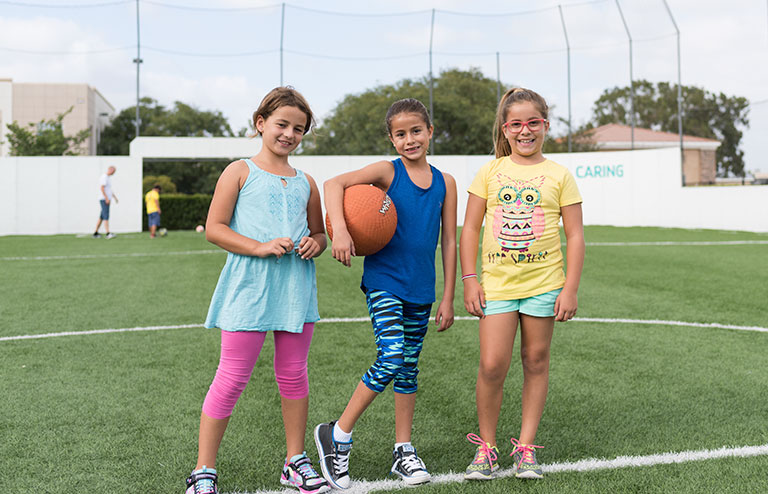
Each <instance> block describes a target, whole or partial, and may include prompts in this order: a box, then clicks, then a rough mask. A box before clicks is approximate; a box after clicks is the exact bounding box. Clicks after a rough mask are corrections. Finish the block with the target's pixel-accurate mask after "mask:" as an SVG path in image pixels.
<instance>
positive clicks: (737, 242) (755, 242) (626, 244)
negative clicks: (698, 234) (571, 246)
mask: <svg viewBox="0 0 768 494" xmlns="http://www.w3.org/2000/svg"><path fill="white" fill-rule="evenodd" d="M563 245H565V242H563ZM667 245H768V240H723V241H711V242H710V241H690V242H587V246H588V247H591V246H597V247H635V246H640V247H645V246H649V247H651V246H667Z"/></svg>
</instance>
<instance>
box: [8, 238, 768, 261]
mask: <svg viewBox="0 0 768 494" xmlns="http://www.w3.org/2000/svg"><path fill="white" fill-rule="evenodd" d="M562 245H565V243H563V244H562ZM683 245H687V246H716V245H721V246H722V245H768V240H722V241H717V240H714V241H706V240H703V241H697V240H691V241H684V240H680V241H675V240H673V241H659V242H653V241H648V242H586V246H587V247H665V246H683ZM439 247H440V246H438V248H439ZM226 253H227V251H225V250H222V249H205V250H188V251H169V252H133V253H125V254H73V255H69V256H10V257H0V262H3V261H6V262H7V261H67V260H78V259H105V258H110V259H111V258H115V257H158V256H183V255H199V254H226Z"/></svg>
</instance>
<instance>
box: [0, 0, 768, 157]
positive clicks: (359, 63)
mask: <svg viewBox="0 0 768 494" xmlns="http://www.w3.org/2000/svg"><path fill="white" fill-rule="evenodd" d="M667 1H668V4H669V7H670V9H671V11H672V14H673V15H674V18H675V21H676V22H677V25H678V27H679V28H680V33H681V58H680V59H681V68H682V70H681V74H682V82H683V84H685V85H696V86H700V87H703V88H704V89H706V90H708V91H711V92H715V93H720V92H722V93H725V94H726V95H736V96H744V97H746V98H748V99H749V100H750V101H752V102H753V103H754V104H753V106H752V108H751V112H750V120H751V127H750V129H747V130H746V131H745V135H744V138H743V140H742V149H743V150H744V151H745V160H746V167H747V169H748V170H762V171H764V172H768V139H766V136H768V1H764V0H731V1H730V2H728V4H727V5H723V4H722V3H721V2H714V1H711V0H667ZM558 4H560V5H562V12H563V17H564V19H565V22H566V27H567V31H568V39H569V42H570V45H571V94H572V98H571V106H572V116H573V122H574V125H578V124H581V123H584V122H586V121H587V120H588V119H589V117H590V114H591V107H592V103H593V102H594V100H595V99H596V98H597V97H598V96H599V95H600V93H601V92H602V91H603V90H604V89H606V88H611V87H615V86H626V85H628V84H629V79H630V68H629V43H628V39H627V33H626V31H625V29H624V25H623V24H622V21H621V17H620V14H619V10H618V8H617V6H616V1H615V0H602V1H600V0H598V1H591V0H559V2H558V1H548V0H541V1H538V2H521V1H509V0H506V1H502V0H476V1H473V2H466V1H457V0H442V1H440V2H436V1H434V0H433V1H422V0H411V1H401V0H390V1H388V2H360V1H352V0H325V1H323V2H317V1H308V0H294V1H292V2H287V3H286V4H285V28H284V31H283V57H282V58H283V71H282V76H283V82H284V83H285V84H290V85H292V86H294V87H296V88H297V89H299V90H300V91H301V92H302V93H304V94H305V95H306V96H307V98H308V100H309V102H310V104H311V105H312V107H313V109H314V110H315V112H316V113H317V114H318V116H319V117H320V118H322V117H323V116H325V115H327V114H328V113H329V112H330V110H331V109H332V108H333V107H334V106H335V105H336V103H338V102H339V101H340V100H341V99H342V98H343V97H344V95H346V94H349V93H360V92H362V91H364V90H366V89H367V88H370V87H373V86H376V85H379V84H391V83H394V82H397V81H398V80H401V79H403V78H420V77H424V76H426V75H427V74H428V71H429V42H430V24H431V19H432V9H433V8H434V9H436V11H435V28H434V38H433V50H432V55H433V56H432V63H433V71H434V72H435V73H439V72H440V70H443V69H448V68H461V69H467V68H470V67H478V68H479V69H480V70H482V71H483V73H484V74H485V75H486V76H488V77H492V78H496V73H497V64H496V60H497V58H496V53H497V52H498V53H499V57H498V59H499V65H498V71H499V74H500V78H501V81H502V84H504V85H522V86H525V87H530V88H532V89H535V90H537V91H538V92H540V93H541V94H542V95H543V96H544V97H545V98H546V99H547V100H548V101H549V103H550V105H551V106H553V107H554V110H553V116H555V117H567V115H568V98H567V95H568V85H567V55H566V44H565V37H564V33H563V28H562V24H561V18H560V10H559V9H558ZM620 5H621V8H622V11H623V13H624V17H625V19H626V21H627V24H628V28H629V31H630V35H631V36H632V39H633V44H632V48H633V58H632V60H633V77H634V79H648V80H651V81H671V82H676V81H677V58H676V38H675V30H674V27H673V25H672V22H671V20H670V18H669V16H668V14H667V11H666V8H665V7H664V3H663V1H662V0H620ZM281 16H282V4H281V3H277V2H272V1H261V0H251V1H246V0H221V1H216V2H212V1H202V0H186V1H181V0H142V1H141V2H140V20H141V22H140V32H141V46H142V52H141V57H142V59H143V60H144V63H143V64H142V66H141V79H140V91H141V94H142V95H143V96H144V95H146V96H151V97H153V98H155V99H157V100H159V101H160V102H161V103H162V104H166V105H171V104H172V103H173V101H175V100H180V101H183V102H185V103H189V104H192V105H195V106H197V107H198V108H201V109H206V110H214V109H215V110H221V111H222V112H223V113H224V114H225V115H226V116H227V117H228V118H229V119H230V122H231V124H232V127H233V128H234V129H235V130H237V129H239V128H241V127H245V126H246V125H247V122H248V120H249V117H250V115H251V113H252V112H253V110H254V109H255V108H256V106H257V105H258V103H259V101H260V100H261V97H262V96H263V95H264V94H265V93H266V92H267V91H268V90H269V89H271V88H272V87H274V86H276V85H279V84H280V82H281V77H280V76H281V74H280V37H281ZM136 36H137V32H136V3H135V1H132V0H34V1H2V0H0V77H2V78H12V79H13V80H14V81H16V82H84V83H88V84H90V85H91V86H93V87H95V88H97V89H98V90H99V91H100V92H101V93H102V94H103V95H104V96H105V97H106V98H107V100H108V101H110V102H111V103H112V104H113V105H114V106H115V107H116V109H117V110H120V109H122V108H125V107H127V106H131V105H133V104H134V103H135V97H136V69H135V65H134V64H133V63H132V60H133V59H134V58H135V56H136ZM382 118H383V115H382ZM556 131H558V132H564V129H563V128H562V127H560V128H556Z"/></svg>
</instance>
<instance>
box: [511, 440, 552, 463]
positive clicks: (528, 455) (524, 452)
mask: <svg viewBox="0 0 768 494" xmlns="http://www.w3.org/2000/svg"><path fill="white" fill-rule="evenodd" d="M509 441H510V442H511V443H512V446H514V447H515V449H514V450H513V451H512V453H510V454H509V456H513V455H514V454H515V453H517V452H518V451H519V452H520V453H521V455H520V462H519V463H518V464H517V467H518V468H520V466H522V464H523V463H529V464H530V463H535V460H534V456H533V449H534V448H543V447H544V446H536V445H535V444H523V443H521V442H520V441H518V440H517V439H515V438H514V437H513V438H510V440H509Z"/></svg>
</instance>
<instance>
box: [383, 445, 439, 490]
mask: <svg viewBox="0 0 768 494" xmlns="http://www.w3.org/2000/svg"><path fill="white" fill-rule="evenodd" d="M392 473H394V474H395V475H399V476H400V478H402V479H403V482H405V483H406V484H407V485H417V484H424V483H426V482H429V480H430V479H431V478H432V477H431V476H430V475H429V472H427V467H425V466H424V462H423V461H422V460H421V458H419V456H418V455H417V454H416V449H415V448H414V447H413V446H411V445H410V444H406V445H404V446H400V447H399V448H397V449H395V450H394V451H393V452H392Z"/></svg>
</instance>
